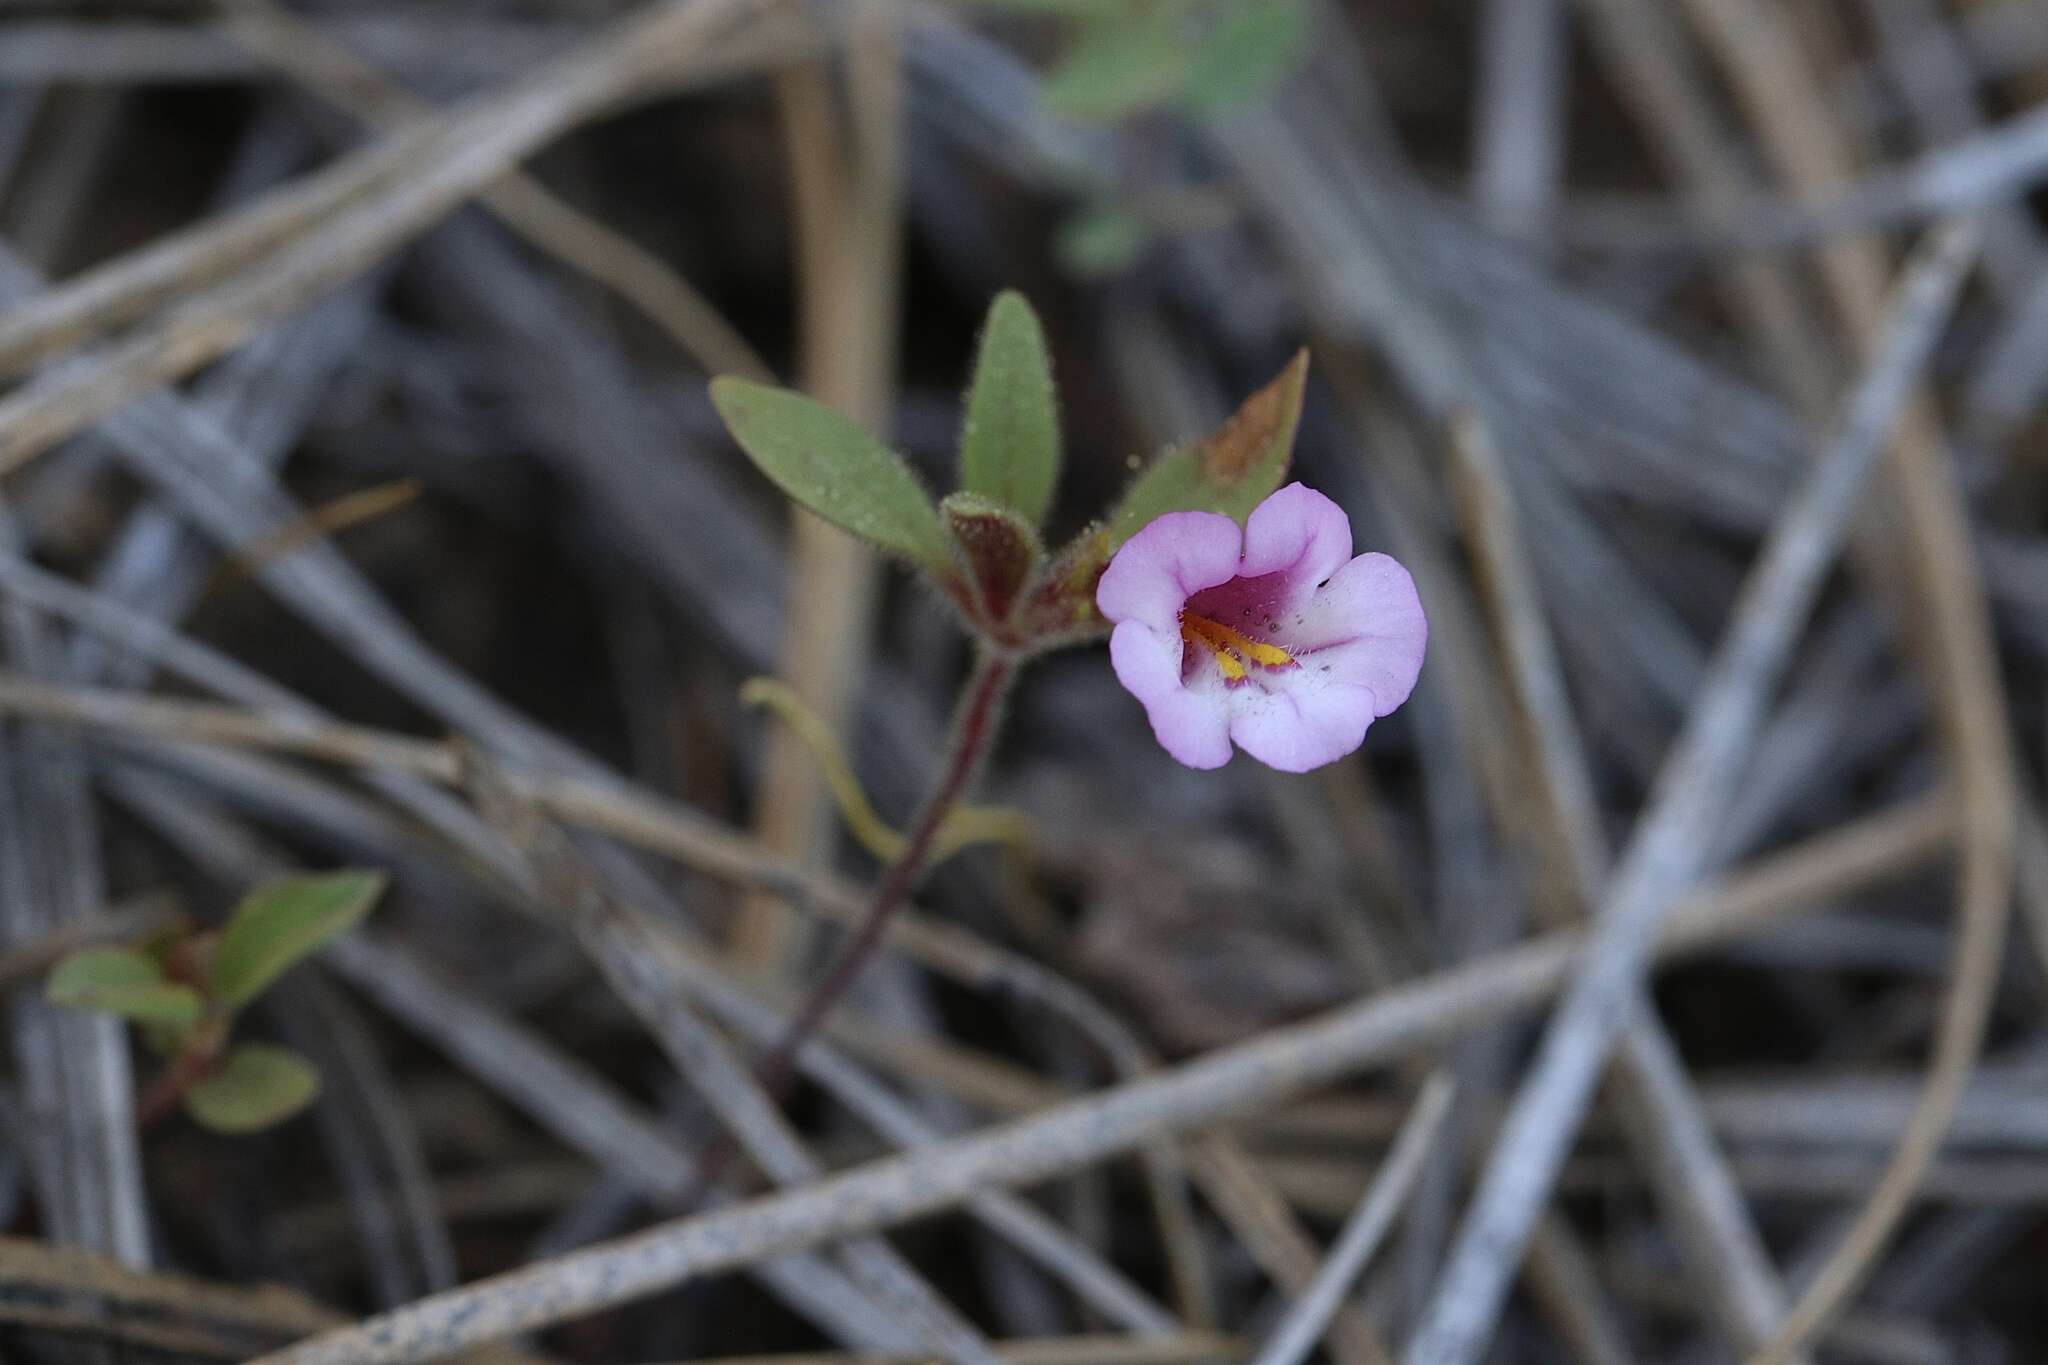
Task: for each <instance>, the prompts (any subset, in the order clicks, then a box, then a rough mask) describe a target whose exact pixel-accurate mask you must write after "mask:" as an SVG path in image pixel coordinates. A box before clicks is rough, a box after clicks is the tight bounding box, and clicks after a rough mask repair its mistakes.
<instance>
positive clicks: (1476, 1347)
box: [1407, 224, 1975, 1365]
mask: <svg viewBox="0 0 2048 1365" xmlns="http://www.w3.org/2000/svg"><path fill="white" fill-rule="evenodd" d="M1974 250H1975V234H1974V232H1973V230H1972V229H1971V228H1970V227H1969V226H1968V225H1967V224H1963V225H1951V226H1950V227H1947V228H1944V229H1942V230H1940V231H1939V232H1938V233H1937V234H1935V238H1934V240H1933V241H1932V242H1931V243H1930V244H1929V245H1928V247H1927V248H1926V249H1925V250H1923V251H1922V253H1921V254H1920V255H1919V257H1918V258H1917V259H1916V261H1915V262H1914V264H1913V266H1912V267H1910V268H1909V269H1908V271H1907V272H1906V274H1905V276H1904V277H1903V283H1902V285H1901V287H1900V290H1899V292H1898V295H1897V302H1896V305H1895V308H1894V313H1893V326H1892V329H1891V331H1890V333H1889V335H1888V338H1887V342H1886V345H1885V348H1884V350H1883V351H1882V352H1881V354H1880V356H1879V358H1878V360H1877V361H1876V362H1875V363H1874V364H1873V365H1872V367H1871V369H1870V371H1869V373H1868V374H1867V375H1866V376H1865V378H1864V380H1863V382H1862V383H1860V384H1859V385H1858V386H1857V389H1856V390H1855V392H1854V394H1853V395H1852V396H1851V397H1850V399H1849V401H1848V402H1847V404H1846V405H1845V407H1844V411H1843V417H1842V420H1841V422H1840V425H1839V426H1838V428H1837V429H1836V431H1835V433H1834V435H1833V437H1832V438H1831V440H1830V441H1829V443H1828V446H1827V449H1826V450H1825V451H1824V453H1823V454H1822V456H1821V457H1820V460H1819V461H1818V462H1817V463H1816V464H1815V466H1814V470H1813V473H1812V474H1810V475H1809V476H1808V478H1807V480H1806V482H1805V484H1804V485H1803V487H1802V488H1801V490H1800V492H1799V494H1798V495H1796V496H1795V497H1794V499H1793V500H1792V501H1791V502H1790V503H1789V504H1788V505H1787V507H1786V510H1785V512H1784V513H1783V514H1782V515H1781V517H1780V518H1779V520H1778V522H1777V524H1776V526H1775V527H1774V528H1773V531H1772V534H1771V535H1770V537H1769V538H1768V539H1767V540H1766V541H1765V544H1764V547H1763V549H1762V551H1761V552H1760V553H1759V555H1758V557H1757V560H1756V564H1755V567H1754V568H1753V569H1752V570H1751V572H1750V575H1749V577H1748V579H1747V580H1746V582H1745V585H1744V591H1743V593H1742V595H1741V596H1740V597H1739V598H1738V599H1737V602H1736V606H1735V609H1734V612H1733V615H1732V618H1731V623H1730V625H1729V627H1728V630H1727V633H1726V635H1725V636H1724V640H1723V644H1722V646H1721V649H1720V651H1719V652H1718V654H1717V656H1716V660H1715V664H1714V666H1713V668H1712V670H1711V671H1710V672H1709V674H1708V676H1707V678H1706V679H1705V680H1704V682H1703V683H1702V684H1701V687H1700V691H1699V701H1698V702H1697V703H1695V706H1694V708H1693V711H1692V713H1691V715H1690V716H1689V717H1688V720H1687V724H1686V728H1685V730H1684V732H1683V733H1682V735H1681V736H1680V738H1679V740H1678V742H1677V744H1676V746H1675V748H1674V752H1673V754H1672V756H1671V757H1670V758H1669V759H1667V760H1666V763H1665V766H1664V769H1663V772H1662V773H1661V775H1660V778H1659V781H1658V784H1657V787H1656V788H1655V790H1654V791H1653V792H1652V794H1651V799H1650V803H1649V806H1648V808H1647V812H1646V813H1645V815H1644V816H1643V817H1642V820H1641V822H1640V823H1639V825H1638V826H1637V832H1636V834H1635V836H1634V838H1633V839H1632V840H1631V843H1630V846H1629V850H1628V852H1627V853H1625V854H1624V855H1623V857H1622V859H1621V862H1620V864H1619V866H1618V867H1617V869H1616V871H1615V874H1614V878H1613V880H1612V882H1611V883H1610V885H1609V888H1608V891H1607V893H1606V895H1605V896H1604V897H1603V900H1602V906H1601V909H1600V911H1599V913H1598V914H1597V915H1596V916H1595V917H1594V923H1595V925H1596V926H1597V927H1596V929H1595V931H1594V932H1595V936H1596V937H1595V942H1596V943H1597V944H1598V945H1599V947H1597V948H1596V949H1595V951H1594V952H1593V953H1592V954H1591V955H1590V956H1589V958H1588V961H1587V963H1586V965H1585V966H1584V967H1583V968H1582V969H1581V971H1580V972H1579V974H1578V976H1577V977H1576V980H1575V982H1574V986H1573V989H1572V990H1571V991H1570V992H1569V993H1568V994H1567V995H1566V997H1565V999H1564V1001H1563V1003H1562V1004H1561V1005H1560V1007H1559V1009H1558V1011H1557V1013H1556V1015H1555V1016H1554V1017H1553V1019H1552V1021H1551V1023H1550V1026H1549V1028H1548V1029H1547V1031H1546V1033H1545V1037H1544V1042H1543V1045H1542V1048H1541V1050H1540V1051H1539V1053H1538V1055H1537V1059H1536V1062H1535V1064H1534V1066H1533V1068H1532V1069H1531V1072H1530V1074H1529V1076H1528V1078H1527V1079H1526V1080H1524V1081H1523V1083H1522V1085H1521V1088H1520V1091H1519V1093H1518V1095H1517V1099H1516V1102H1515V1104H1514V1106H1513V1107H1512V1108H1511V1110H1510V1111H1509V1114H1508V1117H1507V1120H1506V1121H1505V1123H1504V1124H1503V1126H1502V1131H1501V1136H1500V1139H1499V1142H1498V1144H1497V1146H1496V1149H1495V1154H1494V1157H1493V1158H1492V1159H1491V1160H1490V1161H1489V1163H1488V1166H1487V1170H1486V1173H1485V1175H1484V1176H1483V1177H1482V1179H1481V1181H1480V1184H1479V1187H1478V1190H1477V1192H1476V1193H1475V1194H1474V1196H1473V1199H1472V1204H1471V1207H1470V1208H1469V1209H1468V1210H1467V1212H1466V1216H1465V1221H1464V1225H1463V1227H1462V1230H1461V1232H1460V1234H1459V1238H1458V1241H1457V1243H1456V1245H1455V1247H1454V1250H1453V1252H1452V1255H1451V1259H1450V1261H1449V1263H1448V1264H1447V1265H1446V1267H1445V1269H1444V1272H1443V1276H1442V1278H1441V1280H1440V1281H1439V1283H1438V1287H1437V1289H1436V1292H1435V1297H1434V1298H1433V1300H1432V1302H1431V1305H1430V1308H1429V1311H1428V1312H1427V1313H1426V1314H1425V1316H1424V1318H1423V1321H1422V1324H1421V1325H1420V1326H1419V1327H1418V1328H1417V1331H1416V1335H1415V1339H1414V1341H1413V1342H1412V1343H1411V1344H1410V1347H1409V1350H1408V1355H1407V1359H1408V1360H1409V1361H1410V1363H1411V1365H1466V1363H1467V1362H1469V1361H1471V1360H1473V1359H1475V1358H1476V1357H1477V1356H1478V1354H1479V1352H1481V1351H1482V1350H1483V1349H1484V1348H1485V1345H1486V1342H1487V1340H1488V1338H1489V1336H1490V1334H1491V1332H1492V1329H1493V1325H1494V1322H1495V1320H1496V1317H1497V1315H1498V1313H1499V1311H1500V1307H1501V1303H1502V1300H1503V1298H1504V1296H1505V1293H1506V1287H1507V1284H1508V1280H1509V1277H1510V1276H1511V1275H1512V1273H1513V1271H1514V1267H1515V1265H1516V1264H1517V1263H1518V1262H1519V1260H1520V1258H1521V1252H1522V1249H1523V1247H1524V1246H1525V1245H1526V1242H1527V1239H1528V1235H1529V1231H1530V1228H1531V1226H1532V1225H1533V1223H1534V1221H1535V1218H1536V1216H1537V1214H1538V1212H1539V1211H1540V1209H1541V1207H1542V1204H1543V1203H1544V1201H1545V1200H1546V1199H1547V1197H1548V1194H1549V1191H1550V1189H1551V1186H1552V1184H1553V1182H1554V1181H1555V1179H1556V1175H1557V1172H1558V1170H1559V1168H1560V1167H1561V1166H1562V1164H1563V1160H1564V1156H1565V1152H1566V1150H1567V1148H1568V1147H1569V1145H1570V1142H1571V1137H1572V1134H1573V1133H1574V1132H1575V1131H1576V1129H1577V1127H1578V1124H1579V1122H1580V1121H1581V1119H1582V1118H1583V1116H1584V1113H1585V1107H1586V1105H1587V1103H1588V1102H1589V1100H1590V1099H1591V1097H1592V1089H1593V1086H1594V1084H1595V1082H1596V1081H1597V1080H1598V1077H1599V1073H1600V1069H1601V1066H1602V1065H1603V1063H1604V1062H1605V1060H1606V1058H1607V1055H1608V1052H1609V1050H1610V1049H1611V1047H1612V1045H1613V1043H1614V1040H1615V1038H1616V1035H1617V1033H1618V1031H1619V1029H1620V1028H1621V1026H1622V1024H1623V1023H1624V1021H1625V1018H1626V1011H1625V1004H1626V1001H1627V1000H1628V998H1629V997H1630V995H1631V994H1633V992H1634V991H1635V990H1636V989H1637V988H1638V986H1639V984H1640V978H1641V970H1642V967H1643V964H1644V963H1645V961H1646V960H1647V958H1648V955H1649V952H1650V950H1651V946H1652V944H1653V943H1654V941H1655V938H1656V935H1657V930H1658V926H1659V923H1660V922H1661V921H1662V920H1663V919H1664V917H1665V916H1667V915H1668V914H1669V913H1670V910H1671V909H1672V907H1673V904H1674V899H1675V897H1676V895H1677V894H1678V892H1679V890H1680V889H1681V887H1682V886H1683V885H1684V884H1685V883H1686V882H1688V881H1690V880H1692V878H1693V877H1695V876H1696V875H1698V872H1699V870H1700V862H1701V860H1702V859H1703V858H1704V857H1705V855H1706V853H1707V848H1706V844H1705V831H1707V830H1709V829H1711V828H1712V825H1713V821H1714V819H1715V815H1716V812H1717V811H1719V810H1720V809H1721V808H1723V807H1724V806H1725V805H1726V804H1727V801H1728V799H1729V797H1730V796H1731V795H1732V793H1733V789H1734V785H1735V783H1736V781H1737V780H1738V779H1739V778H1740V776H1741V773H1742V769H1743V766H1744V764H1745V763H1746V762H1747V761H1748V759H1749V757H1750V752H1751V745H1752V743H1753V741H1754V739H1755V735H1756V730H1757V727H1758V726H1759V725H1760V723H1761V721H1762V719H1763V712H1764V706H1765V703H1766V701H1767V699H1768V697H1769V695H1770V693H1771V692H1772V691H1773V690H1774V689H1775V687H1776V685H1777V683H1778V681H1779V679H1780V678H1781V676H1782V672H1783V669H1784V666H1785V663H1786V661H1787V659H1788V658H1789V656H1790V653H1791V650H1792V646H1793V645H1794V644H1795V643H1796V641H1797V637H1798V634H1799V632H1800V630H1801V629H1802V628H1803V627H1804V625H1805V621H1806V616H1807V613H1808V611H1809V610H1810V609H1811V606H1812V603H1813V600H1814V598H1815V597H1816V596H1817V595H1818V593H1819V590H1820V586H1821V582H1822V580H1823V578H1824V577H1825V575H1826V573H1827V571H1828V569H1829V568H1830V566H1831V565H1832V563H1833V560H1834V555H1835V552H1836V550H1837V549H1838V548H1839V546H1840V544H1841V542H1842V539H1843V537H1844V536H1845V534H1846V532H1847V527H1848V522H1849V518H1850V516H1851V514H1852V513H1853V512H1854V510H1855V507H1856V503H1857V495H1858V493H1859V492H1860V491H1861V489H1862V485H1863V480H1864V477H1865V476H1866V475H1867V474H1868V473H1869V472H1870V471H1871V469H1872V468H1873V467H1875V465H1876V462H1877V455H1878V453H1879V451H1880V450H1881V449H1882V446H1883V443H1884V441H1885V438H1886V436H1887V435H1888V433H1889V430H1890V426H1891V422H1892V420H1893V419H1894V418H1895V416H1896V415H1897V412H1898V410H1899V409H1900V407H1901V406H1902V405H1903V404H1904V403H1905V402H1906V401H1907V400H1908V397H1909V396H1910V393H1911V389H1912V385H1913V383H1914V382H1915V381H1916V380H1917V378H1918V376H1919V372H1920V369H1921V366H1922V365H1923V364H1924V363H1925V360H1926V357H1927V354H1928V352H1929V351H1931V350H1932V348H1933V345H1934V340H1935V338H1936V336H1937V335H1938V334H1939V332H1940V330H1941V328H1942V326H1943V325H1944V324H1945V323H1946V321H1947V318H1948V313H1949V309H1950V306H1951V305H1952V303H1953V302H1954V299H1955V297H1956V294H1957V292H1958V291H1959V290H1960V288H1961V285H1962V279H1963V275H1964V273H1965V271H1966V269H1967V267H1968V265H1969V263H1970V261H1971V259H1972V257H1973V255H1974Z"/></svg>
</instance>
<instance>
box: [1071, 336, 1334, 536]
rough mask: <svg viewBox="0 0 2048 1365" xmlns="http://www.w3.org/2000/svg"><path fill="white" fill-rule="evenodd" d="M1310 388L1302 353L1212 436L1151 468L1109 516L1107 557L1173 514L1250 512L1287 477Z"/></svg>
mask: <svg viewBox="0 0 2048 1365" xmlns="http://www.w3.org/2000/svg"><path fill="white" fill-rule="evenodd" d="M1307 383H1308V352H1307V351H1301V352H1298V353H1296V355H1295V357H1294V359H1293V360H1291V361H1289V362H1288V365H1287V368H1286V369H1284V370H1282V371H1281V372H1280V375H1279V377H1278V378H1276V379H1274V380H1273V382H1272V383H1270V384H1268V385H1266V387H1265V388H1263V389H1260V390H1259V391H1258V392H1257V393H1255V394H1253V395H1252V396H1251V397H1250V398H1247V399H1246V400H1245V401H1244V404H1243V406H1241V407H1239V408H1238V410H1237V412H1236V413H1235V414H1234V415H1232V417H1231V418H1230V420H1229V421H1227V422H1225V423H1224V424H1223V425H1222V426H1221V427H1219V428H1218V429H1217V430H1216V432H1215V434H1214V435H1212V436H1210V437H1209V438H1208V439H1207V440H1203V441H1198V442H1196V443H1195V444H1193V445H1186V446H1179V447H1176V448H1175V449H1173V450H1170V451H1168V452H1167V453H1166V454H1164V455H1162V456H1160V457H1159V458H1158V459H1156V460H1154V461H1153V462H1152V463H1151V464H1150V465H1149V466H1147V468H1146V469H1145V472H1144V473H1142V474H1140V475H1139V476H1138V479H1137V482H1135V483H1133V484H1132V485H1131V487H1130V489H1129V491H1127V492H1126V493H1125V494H1124V496H1123V500H1122V501H1120V502H1119V503H1118V504H1117V507H1116V511H1114V512H1113V513H1111V514H1110V518H1109V550H1110V552H1111V553H1114V552H1115V551H1116V549H1117V548H1118V547H1119V546H1121V545H1122V544H1123V543H1124V542H1125V541H1127V540H1129V539H1130V538H1131V537H1132V536H1133V535H1136V534H1137V533H1138V531H1140V530H1141V529H1143V528H1144V527H1145V526H1146V525H1147V524H1149V523H1150V522H1152V521H1153V520H1155V519H1157V518H1159V517H1161V516H1164V515H1165V514H1166V513H1168V512H1221V513H1222V514H1223V515H1225V516H1227V517H1231V518H1233V519H1235V520H1237V521H1239V522H1242V521H1243V520H1244V519H1245V518H1246V517H1247V516H1249V515H1251V510H1252V509H1253V508H1254V507H1257V506H1258V505H1259V504H1260V503H1261V502H1263V501H1264V500H1265V499H1266V497H1267V495H1268V494H1270V493H1272V491H1273V490H1274V489H1276V488H1278V487H1279V486H1280V481H1281V480H1282V479H1283V478H1285V477H1286V475H1287V466H1288V463H1289V461H1290V460H1291V459H1292V458H1293V454H1294V433H1295V430H1296V428H1297V427H1299V426H1300V424H1301V402H1302V395H1303V393H1304V392H1305V390H1306V388H1307Z"/></svg>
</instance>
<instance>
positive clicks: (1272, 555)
mask: <svg viewBox="0 0 2048 1365" xmlns="http://www.w3.org/2000/svg"><path fill="white" fill-rule="evenodd" d="M1350 558H1351V518H1349V517H1347V516H1345V515H1344V509H1343V508H1341V507H1339V506H1338V505H1337V504H1336V503H1334V502H1332V501H1330V500H1329V499H1328V498H1326V497H1324V496H1323V495H1322V494H1321V493H1318V492H1316V490H1315V489H1313V488H1310V487H1309V486H1308V485H1307V484H1302V483H1290V484H1288V485H1287V486H1286V487H1285V488H1282V489H1279V490H1278V491H1276V492H1275V493H1273V494H1272V495H1271V496H1270V497H1268V498H1267V499H1266V500H1265V501H1264V502H1262V503H1260V504H1259V505H1258V506H1257V507H1254V508H1253V509H1252V514H1251V516H1249V517H1248V518H1246V519H1245V524H1244V556H1243V559H1242V562H1241V563H1240V564H1239V566H1238V570H1237V572H1238V574H1239V575H1240V576H1241V577H1244V578H1258V577H1261V576H1263V575H1265V574H1269V573H1283V574H1285V575H1287V581H1288V583H1289V586H1291V587H1293V588H1295V589H1296V590H1297V591H1298V590H1301V589H1307V588H1314V587H1315V586H1316V585H1317V584H1319V583H1321V582H1322V581H1323V580H1324V579H1326V578H1328V577H1329V576H1330V575H1331V574H1333V573H1335V572H1337V570H1339V569H1341V568H1342V567H1344V562H1345V561H1346V560H1348V559H1350Z"/></svg>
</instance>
